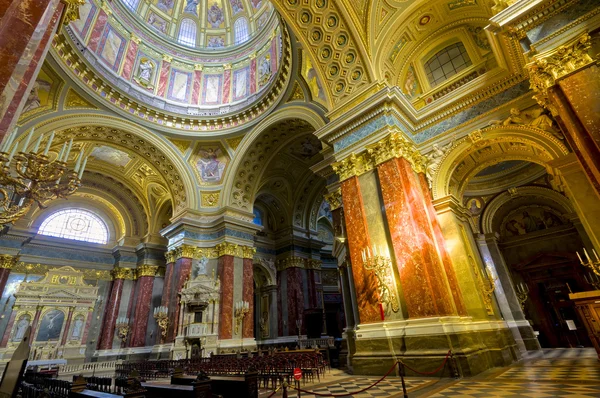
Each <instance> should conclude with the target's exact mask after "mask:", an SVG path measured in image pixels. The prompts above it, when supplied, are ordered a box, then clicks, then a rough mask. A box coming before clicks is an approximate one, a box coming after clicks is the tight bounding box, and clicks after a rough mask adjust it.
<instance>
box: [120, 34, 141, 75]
mask: <svg viewBox="0 0 600 398" xmlns="http://www.w3.org/2000/svg"><path fill="white" fill-rule="evenodd" d="M137 52H138V44H137V43H136V42H135V40H133V39H131V40H129V48H127V53H126V54H125V63H124V65H123V72H122V75H123V78H125V80H130V79H131V75H132V74H133V66H134V64H135V57H136V55H137Z"/></svg>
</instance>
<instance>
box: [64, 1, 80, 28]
mask: <svg viewBox="0 0 600 398" xmlns="http://www.w3.org/2000/svg"><path fill="white" fill-rule="evenodd" d="M61 3H63V4H64V5H65V8H64V10H63V15H62V24H63V25H68V24H70V23H71V22H73V21H76V20H78V19H79V7H80V6H82V5H84V4H85V1H84V0H61Z"/></svg>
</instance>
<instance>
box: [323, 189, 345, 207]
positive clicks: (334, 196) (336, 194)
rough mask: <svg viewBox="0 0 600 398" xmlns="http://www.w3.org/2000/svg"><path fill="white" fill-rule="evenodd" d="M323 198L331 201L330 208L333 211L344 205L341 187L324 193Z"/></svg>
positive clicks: (328, 201)
mask: <svg viewBox="0 0 600 398" xmlns="http://www.w3.org/2000/svg"><path fill="white" fill-rule="evenodd" d="M323 198H324V199H325V201H326V202H327V203H329V209H330V210H332V211H333V210H336V209H339V208H340V207H342V191H341V190H340V189H337V190H335V191H333V192H331V193H328V194H326V195H324V197H323Z"/></svg>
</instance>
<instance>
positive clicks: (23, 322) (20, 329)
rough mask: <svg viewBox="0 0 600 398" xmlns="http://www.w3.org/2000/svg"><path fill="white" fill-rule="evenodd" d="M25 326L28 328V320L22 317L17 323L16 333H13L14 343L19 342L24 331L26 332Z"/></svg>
mask: <svg viewBox="0 0 600 398" xmlns="http://www.w3.org/2000/svg"><path fill="white" fill-rule="evenodd" d="M27 326H29V318H28V317H27V316H24V317H22V318H21V320H20V321H19V323H18V324H17V332H16V333H15V341H19V340H21V339H22V338H23V336H24V335H25V331H26V330H27Z"/></svg>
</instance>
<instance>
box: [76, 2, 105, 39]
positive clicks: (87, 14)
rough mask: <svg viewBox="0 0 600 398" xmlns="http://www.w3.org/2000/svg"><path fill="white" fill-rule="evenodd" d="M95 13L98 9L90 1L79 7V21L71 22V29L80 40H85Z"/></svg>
mask: <svg viewBox="0 0 600 398" xmlns="http://www.w3.org/2000/svg"><path fill="white" fill-rule="evenodd" d="M97 11H98V7H96V5H95V4H94V3H93V1H91V0H87V1H86V2H85V3H84V4H83V5H81V6H79V19H78V20H76V21H73V22H71V27H72V28H73V30H74V31H75V33H77V35H78V36H79V37H80V38H81V39H85V36H86V35H87V33H88V31H89V30H90V26H92V21H93V20H94V17H95V16H96V12H97Z"/></svg>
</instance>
